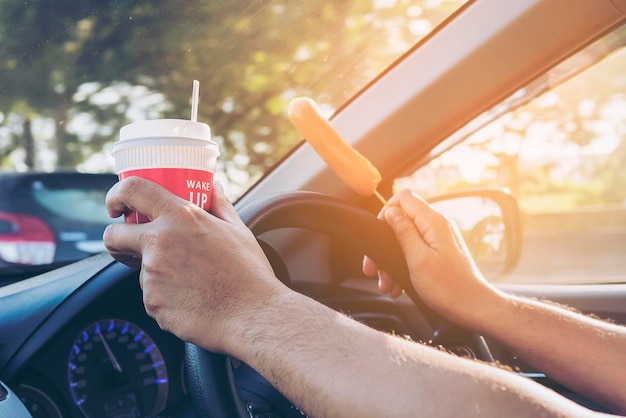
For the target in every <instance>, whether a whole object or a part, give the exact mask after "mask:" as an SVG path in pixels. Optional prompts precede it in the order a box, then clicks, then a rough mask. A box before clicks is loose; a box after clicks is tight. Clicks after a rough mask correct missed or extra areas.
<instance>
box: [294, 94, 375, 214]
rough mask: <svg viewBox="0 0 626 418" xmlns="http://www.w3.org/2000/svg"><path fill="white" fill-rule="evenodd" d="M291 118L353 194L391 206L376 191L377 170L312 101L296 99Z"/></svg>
mask: <svg viewBox="0 0 626 418" xmlns="http://www.w3.org/2000/svg"><path fill="white" fill-rule="evenodd" d="M287 116H288V118H289V120H290V121H291V123H292V124H293V125H294V126H295V128H296V129H297V130H298V132H300V134H301V135H302V136H303V137H304V138H305V139H306V141H307V142H308V143H309V144H311V146H312V147H313V149H314V150H315V151H316V152H317V153H318V155H319V156H320V157H322V159H323V160H324V161H326V163H327V164H328V165H329V166H330V168H331V169H332V170H333V171H334V172H335V173H336V174H337V175H338V176H339V177H340V178H341V179H342V180H343V181H344V182H345V183H346V184H347V185H348V186H350V188H352V190H354V191H355V192H357V193H358V194H360V195H361V196H371V195H375V196H376V197H377V198H378V199H380V200H381V202H382V203H383V204H384V205H386V204H387V202H386V200H385V199H384V198H383V197H382V196H381V195H380V194H379V193H378V192H377V191H376V188H377V187H378V183H380V180H381V176H380V173H379V172H378V170H377V169H376V167H374V165H372V163H371V162H370V161H369V160H368V159H367V158H365V157H364V156H363V155H361V154H360V153H359V152H358V151H357V150H355V149H354V148H352V147H351V146H350V144H348V143H347V142H345V141H344V140H343V138H341V136H340V135H339V133H338V132H337V131H336V130H335V128H333V127H332V125H331V124H330V123H328V121H327V120H326V118H324V116H322V114H321V112H320V109H319V108H318V107H317V105H316V104H315V102H314V101H313V100H312V99H310V98H308V97H299V98H296V99H293V100H292V101H291V103H290V104H289V107H288V109H287Z"/></svg>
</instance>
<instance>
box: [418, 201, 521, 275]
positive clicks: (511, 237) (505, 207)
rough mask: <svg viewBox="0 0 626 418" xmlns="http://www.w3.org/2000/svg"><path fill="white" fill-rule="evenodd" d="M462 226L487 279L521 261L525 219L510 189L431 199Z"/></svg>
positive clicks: (504, 271)
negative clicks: (522, 219)
mask: <svg viewBox="0 0 626 418" xmlns="http://www.w3.org/2000/svg"><path fill="white" fill-rule="evenodd" d="M429 203H431V204H432V206H433V207H435V208H436V209H437V210H439V211H440V212H442V213H444V214H445V215H446V216H448V217H449V218H450V219H452V220H454V221H455V222H456V224H457V225H458V227H459V229H460V231H461V234H462V235H463V238H464V240H465V243H466V245H467V247H468V249H469V251H470V253H471V254H472V257H473V258H474V260H475V261H476V264H477V265H478V267H479V269H480V271H481V272H482V273H483V275H484V276H485V278H487V280H490V281H495V280H497V279H498V278H500V277H501V276H502V275H504V274H506V273H507V272H509V271H510V270H511V269H512V268H513V267H515V265H517V262H518V261H519V258H520V255H521V249H522V234H521V218H520V214H519V208H518V205H517V199H516V198H515V196H513V194H511V192H510V191H509V190H508V189H474V190H468V191H461V192H455V193H450V194H445V195H441V196H437V197H435V198H432V199H430V200H429Z"/></svg>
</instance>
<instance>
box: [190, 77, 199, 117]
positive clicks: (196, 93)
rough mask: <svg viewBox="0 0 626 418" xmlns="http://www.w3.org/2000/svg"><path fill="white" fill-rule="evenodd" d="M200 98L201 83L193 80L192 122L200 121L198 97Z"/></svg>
mask: <svg viewBox="0 0 626 418" xmlns="http://www.w3.org/2000/svg"><path fill="white" fill-rule="evenodd" d="M199 96H200V82H199V81H198V80H193V92H192V93H191V121H192V122H197V121H198V97H199Z"/></svg>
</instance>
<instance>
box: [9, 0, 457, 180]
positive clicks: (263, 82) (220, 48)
mask: <svg viewBox="0 0 626 418" xmlns="http://www.w3.org/2000/svg"><path fill="white" fill-rule="evenodd" d="M461 2H462V1H459V0H456V1H450V0H445V1H439V2H429V4H430V5H431V6H432V7H430V8H426V7H424V8H420V7H416V6H415V4H414V3H413V2H411V1H408V0H396V1H393V2H389V1H387V2H380V1H372V2H370V1H352V2H349V1H345V2H336V1H332V0H322V1H318V2H310V1H304V0H289V1H288V0H262V1H254V2H251V1H249V0H213V1H207V0H189V1H186V2H184V3H180V2H168V1H165V0H135V1H130V0H113V1H108V2H102V1H100V0H66V1H64V2H62V3H51V2H47V1H45V0H29V2H21V1H16V0H8V1H5V2H2V3H0V19H1V20H2V22H3V25H2V26H0V71H1V72H2V73H1V74H0V91H1V92H2V93H3V101H2V103H1V104H0V112H2V114H3V115H8V114H17V115H20V117H19V118H18V119H20V120H21V121H23V123H26V124H28V123H30V121H33V120H35V119H46V120H49V121H51V126H53V127H54V135H53V136H52V138H53V139H54V144H52V145H53V146H54V149H55V153H56V155H57V161H56V166H57V167H59V168H70V169H71V168H74V167H76V165H77V164H79V163H80V162H82V161H83V160H84V159H85V158H86V156H88V155H90V154H91V153H93V152H98V151H100V150H101V149H102V148H103V147H104V146H105V145H106V144H110V143H111V142H112V141H114V140H115V139H116V135H117V132H118V130H119V128H120V127H121V126H123V125H124V124H126V123H128V122H129V121H131V120H133V119H139V118H158V117H175V118H187V117H188V115H189V110H188V109H189V98H190V94H191V82H192V80H193V79H198V80H200V82H201V102H200V109H199V120H201V121H204V122H207V123H209V125H211V127H212V130H213V132H214V135H215V137H216V139H217V140H218V142H220V145H221V147H220V148H221V151H222V155H223V157H222V158H220V161H221V164H223V167H222V169H223V170H224V171H225V172H226V174H227V175H229V176H231V177H232V178H233V179H234V178H235V176H236V175H237V174H238V173H239V174H241V173H243V174H244V177H246V179H245V181H248V179H247V177H248V176H251V177H255V176H258V175H259V174H260V173H262V172H264V171H265V169H266V168H267V167H268V166H270V165H272V164H273V163H274V162H275V161H276V160H277V158H279V157H280V156H282V155H283V154H284V153H285V151H286V150H287V149H289V148H290V147H291V146H292V145H293V144H294V143H295V142H297V141H299V140H300V138H299V136H298V135H297V133H296V132H295V131H294V130H293V128H292V127H291V126H290V124H289V123H288V122H287V120H286V118H285V117H283V112H284V109H285V107H286V104H287V102H288V100H289V99H290V98H292V97H294V96H296V95H309V96H312V97H315V98H316V100H317V101H318V102H320V103H323V104H325V105H327V106H329V107H331V108H335V107H337V106H339V105H340V104H342V103H343V102H344V101H345V100H347V99H348V98H349V97H350V95H352V94H353V93H354V92H355V91H356V90H357V89H358V88H359V87H360V86H362V85H364V84H365V83H366V82H367V81H369V80H370V79H372V78H373V77H374V76H376V75H377V74H378V73H379V72H380V71H381V70H382V69H383V66H384V65H387V64H388V63H389V62H390V60H391V58H390V57H394V56H397V55H399V54H400V53H402V52H403V51H404V49H405V48H407V47H408V46H409V45H411V44H412V43H413V42H415V41H416V40H417V39H419V37H421V36H423V35H425V34H426V32H427V30H425V29H424V28H426V29H428V28H430V27H433V26H434V25H435V23H436V22H437V21H440V20H442V19H443V18H444V17H445V16H447V15H448V14H449V13H450V12H451V10H453V9H455V8H456V7H458V5H459V4H460V3H461ZM379 3H380V4H379ZM411 22H418V23H420V22H421V24H422V30H423V33H416V32H415V29H414V28H415V26H416V25H411ZM373 40H377V42H376V43H374V42H372V41H373ZM383 58H384V59H383ZM381 63H384V64H381ZM138 107H139V113H138V114H137V112H138ZM29 115H30V116H29ZM7 121H8V118H6V117H5V118H4V123H8V122H7ZM19 131H21V128H19V129H18V128H17V127H16V128H15V132H19ZM20 137H21V135H20ZM17 145H18V144H11V145H9V144H5V145H4V148H5V149H4V150H5V152H7V150H10V148H11V147H15V146H17ZM35 145H37V146H39V147H41V146H42V145H45V144H41V139H38V138H37V137H36V135H35ZM19 146H23V144H19ZM0 147H2V144H0Z"/></svg>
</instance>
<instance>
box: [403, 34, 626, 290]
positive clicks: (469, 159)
mask: <svg viewBox="0 0 626 418" xmlns="http://www.w3.org/2000/svg"><path fill="white" fill-rule="evenodd" d="M625 41H626V30H624V28H620V29H619V30H617V31H616V32H615V33H613V34H611V35H609V36H607V37H606V38H604V39H602V40H600V41H598V42H597V43H596V44H594V45H592V46H590V47H589V48H587V49H586V50H584V51H581V52H580V53H578V54H577V55H575V56H573V57H571V58H569V59H568V60H567V61H566V62H564V63H563V64H561V65H559V66H558V67H557V68H555V69H553V70H552V71H551V72H550V73H547V74H546V75H544V76H543V77H541V78H540V79H539V80H536V82H534V83H531V85H529V86H527V87H526V88H525V89H522V90H521V91H519V92H517V93H516V94H515V95H513V96H512V97H510V98H509V99H508V100H507V101H505V102H504V103H503V104H501V105H499V106H496V107H495V108H494V109H492V110H491V111H490V112H487V114H486V115H483V117H485V116H486V117H487V118H490V119H492V121H491V122H490V123H488V124H486V125H484V126H482V127H480V128H478V129H477V128H476V126H481V125H483V123H482V122H481V121H480V118H479V120H476V121H474V122H473V123H471V124H470V125H468V127H466V128H467V129H466V131H465V132H463V133H462V136H464V137H465V139H463V140H462V141H461V142H460V143H457V144H456V145H454V146H452V147H451V148H449V149H447V150H445V151H443V152H441V151H435V152H433V156H436V158H432V159H430V161H429V162H428V164H426V165H425V166H424V167H422V168H420V169H419V170H417V171H416V172H415V173H413V174H412V175H411V176H407V177H403V178H400V179H398V180H397V181H396V184H395V187H396V188H403V187H410V188H412V189H414V190H416V191H418V192H419V193H421V194H422V195H425V196H427V197H429V196H435V195H438V194H442V193H445V192H450V191H454V190H462V189H469V188H475V187H485V186H486V187H493V186H496V187H506V188H508V189H510V190H511V191H512V192H513V193H514V195H515V196H516V197H517V199H518V202H519V205H520V209H521V212H522V228H523V248H522V256H521V259H520V262H519V264H518V266H517V267H516V269H515V270H514V271H512V272H511V273H509V274H508V275H506V276H505V277H502V278H500V279H499V280H500V281H502V282H508V283H551V284H565V283H609V282H625V281H626V257H624V253H625V252H626V188H625V187H624V184H625V182H626V71H624V69H626V48H623V47H621V45H624V43H625ZM598 57H602V59H600V60H597V58H598ZM563 80H565V81H563ZM537 92H542V93H541V94H537ZM533 96H535V97H534V98H532V99H530V97H533ZM521 103H523V104H522V105H521V106H520V104H521ZM510 108H513V110H507V109H510ZM503 109H504V111H503ZM468 132H470V134H469V135H468V134H467V133H468ZM458 138H459V136H457V137H456V138H454V140H453V141H451V142H452V143H454V142H457V141H458ZM448 145H449V144H448ZM442 149H444V148H442Z"/></svg>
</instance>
